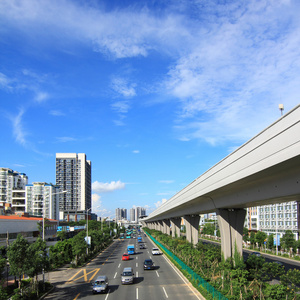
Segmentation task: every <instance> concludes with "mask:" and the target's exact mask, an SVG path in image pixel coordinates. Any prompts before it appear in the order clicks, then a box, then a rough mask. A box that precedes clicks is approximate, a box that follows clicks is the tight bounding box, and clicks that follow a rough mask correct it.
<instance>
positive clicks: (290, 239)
mask: <svg viewBox="0 0 300 300" xmlns="http://www.w3.org/2000/svg"><path fill="white" fill-rule="evenodd" d="M280 241H281V244H282V245H283V248H285V249H287V250H289V249H290V248H294V246H295V238H294V234H293V232H292V231H291V230H287V231H286V232H285V234H284V235H283V237H282V238H281V240H280Z"/></svg>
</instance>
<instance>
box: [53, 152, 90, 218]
mask: <svg viewBox="0 0 300 300" xmlns="http://www.w3.org/2000/svg"><path fill="white" fill-rule="evenodd" d="M56 185H57V186H58V187H59V190H60V192H63V191H66V193H63V194H60V195H59V219H60V220H63V219H64V220H68V221H69V220H74V221H77V220H79V219H84V218H85V215H86V213H87V212H89V213H90V211H89V210H90V208H91V195H92V192H91V190H92V179H91V162H90V161H89V160H86V155H85V154H84V153H78V154H77V153H56Z"/></svg>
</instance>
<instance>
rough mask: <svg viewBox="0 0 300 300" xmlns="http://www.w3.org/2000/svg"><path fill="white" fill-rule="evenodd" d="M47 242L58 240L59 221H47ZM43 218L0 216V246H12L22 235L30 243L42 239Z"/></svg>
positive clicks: (24, 215)
mask: <svg viewBox="0 0 300 300" xmlns="http://www.w3.org/2000/svg"><path fill="white" fill-rule="evenodd" d="M44 221H45V240H50V239H54V238H56V233H57V226H58V224H59V221H58V220H53V219H50V220H49V219H46V220H44ZM42 228H43V218H38V217H29V216H28V214H23V215H22V216H18V215H10V216H6V215H0V246H7V245H9V244H11V243H12V242H13V241H14V240H15V239H16V238H17V236H18V234H19V233H21V234H22V235H23V236H24V237H25V238H26V239H27V240H28V241H29V242H34V241H36V239H37V238H38V237H39V236H40V237H42Z"/></svg>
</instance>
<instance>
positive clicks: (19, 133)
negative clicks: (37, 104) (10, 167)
mask: <svg viewBox="0 0 300 300" xmlns="http://www.w3.org/2000/svg"><path fill="white" fill-rule="evenodd" d="M24 112H25V111H24V109H20V110H19V113H18V114H17V115H16V116H10V120H11V122H12V126H13V134H14V137H15V139H16V142H17V143H19V144H20V145H22V146H25V147H26V146H28V141H27V140H26V136H27V132H26V131H25V129H24V125H23V119H22V118H23V115H24Z"/></svg>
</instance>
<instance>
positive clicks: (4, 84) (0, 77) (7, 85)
mask: <svg viewBox="0 0 300 300" xmlns="http://www.w3.org/2000/svg"><path fill="white" fill-rule="evenodd" d="M0 87H1V88H3V89H8V90H10V89H11V88H12V87H11V80H10V79H9V78H8V77H7V76H6V75H5V74H3V73H1V72H0Z"/></svg>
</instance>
